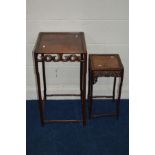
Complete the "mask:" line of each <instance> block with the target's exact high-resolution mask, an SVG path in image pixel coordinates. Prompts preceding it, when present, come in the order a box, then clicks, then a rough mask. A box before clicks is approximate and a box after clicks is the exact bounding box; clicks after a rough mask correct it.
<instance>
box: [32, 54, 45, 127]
mask: <svg viewBox="0 0 155 155" xmlns="http://www.w3.org/2000/svg"><path fill="white" fill-rule="evenodd" d="M34 61H35V72H36V80H37V87H38V98H39V111H40V121H41V125H42V126H43V125H44V111H43V101H42V97H41V86H40V75H39V68H38V61H37V54H34Z"/></svg>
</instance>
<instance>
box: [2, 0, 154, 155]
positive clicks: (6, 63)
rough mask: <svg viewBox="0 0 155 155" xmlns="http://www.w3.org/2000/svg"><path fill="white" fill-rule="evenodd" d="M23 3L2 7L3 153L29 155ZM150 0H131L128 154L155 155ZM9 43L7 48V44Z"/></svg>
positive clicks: (12, 2) (152, 4)
mask: <svg viewBox="0 0 155 155" xmlns="http://www.w3.org/2000/svg"><path fill="white" fill-rule="evenodd" d="M25 6H26V4H25V2H23V1H21V0H14V1H10V2H8V1H3V3H1V6H0V7H1V8H0V19H1V27H0V34H1V37H0V41H1V61H0V70H1V75H0V94H1V95H0V97H1V100H0V105H1V107H0V123H1V124H0V125H1V126H0V141H1V147H0V154H2V155H8V154H16V155H21V154H22V155H24V154H26V151H25V150H26V148H25V146H26V145H25V144H26V131H25V130H26V126H25V124H26V121H25V118H26V113H25V108H26V106H25V101H26V50H25V43H26V40H25V36H26V32H25V29H26V28H25V25H26V19H25V16H26V15H25V8H26V7H25ZM154 6H155V3H154V1H153V0H152V1H151V0H148V1H144V0H139V1H134V0H130V95H129V96H130V134H129V135H130V155H146V154H149V155H154V154H155V149H154V139H155V126H154V122H155V121H154V118H155V115H154V109H155V104H154V86H155V82H154V79H155V74H154V66H155V61H154V51H155V46H154V36H155V29H154V28H155V23H154V14H155V9H154ZM8 43H9V44H8Z"/></svg>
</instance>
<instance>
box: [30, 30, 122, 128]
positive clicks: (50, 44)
mask: <svg viewBox="0 0 155 155" xmlns="http://www.w3.org/2000/svg"><path fill="white" fill-rule="evenodd" d="M33 55H34V62H35V73H36V81H37V92H38V103H39V111H40V120H41V124H42V125H44V123H48V122H82V123H83V126H85V125H86V72H87V49H86V43H85V37H84V33H83V32H40V33H39V35H38V39H37V42H36V45H35V48H34V52H33ZM51 61H53V62H79V63H80V77H79V78H80V86H79V88H80V94H47V92H46V90H47V86H46V71H45V62H51ZM39 63H41V64H42V76H43V88H44V91H43V94H42V92H41V78H40V73H39ZM123 73H124V69H123V65H122V63H121V60H120V57H119V55H97V54H96V55H90V56H89V84H88V87H89V88H88V90H89V91H88V99H89V100H88V101H89V117H90V118H93V115H92V114H91V111H92V98H93V96H92V92H93V84H94V83H95V82H96V81H97V78H98V77H101V76H102V77H103V76H106V77H107V76H108V77H109V76H112V77H114V86H113V96H112V98H113V99H114V98H115V97H114V96H115V95H114V94H115V85H116V77H120V79H121V81H120V85H119V93H118V99H117V100H116V112H115V113H114V114H116V115H117V116H118V115H119V103H120V96H121V88H122V82H123ZM48 96H80V97H81V102H82V120H48V119H46V118H45V115H44V104H45V102H46V99H47V97H48ZM102 97H106V96H102Z"/></svg>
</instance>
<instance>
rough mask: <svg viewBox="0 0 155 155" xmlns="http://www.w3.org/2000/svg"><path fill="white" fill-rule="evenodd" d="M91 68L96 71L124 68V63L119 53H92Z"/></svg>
mask: <svg viewBox="0 0 155 155" xmlns="http://www.w3.org/2000/svg"><path fill="white" fill-rule="evenodd" d="M90 61H91V64H90V65H91V69H92V70H94V71H116V70H122V69H123V64H122V62H121V59H120V57H119V55H118V54H91V55H90Z"/></svg>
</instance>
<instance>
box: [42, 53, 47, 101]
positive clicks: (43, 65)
mask: <svg viewBox="0 0 155 155" xmlns="http://www.w3.org/2000/svg"><path fill="white" fill-rule="evenodd" d="M42 56H44V54H42ZM42 71H43V84H44V100H46V74H45V61H43V62H42Z"/></svg>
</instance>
